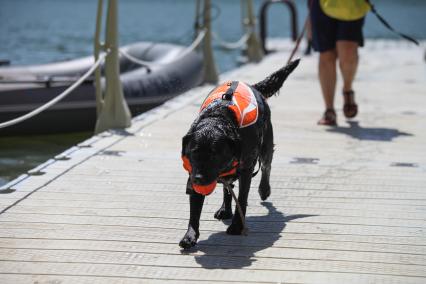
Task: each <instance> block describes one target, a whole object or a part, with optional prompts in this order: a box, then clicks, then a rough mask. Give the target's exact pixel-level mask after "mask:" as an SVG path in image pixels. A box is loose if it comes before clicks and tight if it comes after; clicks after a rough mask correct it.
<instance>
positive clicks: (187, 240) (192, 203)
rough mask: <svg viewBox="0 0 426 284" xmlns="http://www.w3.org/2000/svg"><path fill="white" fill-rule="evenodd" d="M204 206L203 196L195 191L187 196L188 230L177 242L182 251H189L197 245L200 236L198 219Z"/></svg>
mask: <svg viewBox="0 0 426 284" xmlns="http://www.w3.org/2000/svg"><path fill="white" fill-rule="evenodd" d="M203 204H204V195H201V194H198V193H196V192H195V191H194V192H191V194H190V195H189V208H190V217H189V224H188V230H187V231H186V233H185V235H184V236H183V238H182V240H181V241H180V242H179V246H180V247H182V248H184V249H189V248H191V247H193V246H195V244H196V243H197V240H198V237H199V236H200V231H199V228H200V217H201V211H202V209H203Z"/></svg>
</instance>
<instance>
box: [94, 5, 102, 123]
mask: <svg viewBox="0 0 426 284" xmlns="http://www.w3.org/2000/svg"><path fill="white" fill-rule="evenodd" d="M103 2H104V1H103V0H98V11H97V13H96V31H95V41H94V57H95V62H96V61H97V60H98V58H99V53H100V52H101V49H102V44H101V42H100V35H101V29H102V14H103V13H102V12H103ZM95 87H96V88H95V92H96V93H95V94H96V115H97V116H99V114H100V113H101V109H102V106H103V100H104V99H103V97H102V86H101V67H98V68H96V70H95Z"/></svg>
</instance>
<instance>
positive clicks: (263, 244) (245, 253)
mask: <svg viewBox="0 0 426 284" xmlns="http://www.w3.org/2000/svg"><path fill="white" fill-rule="evenodd" d="M261 204H262V205H263V206H265V207H266V208H267V209H268V214H267V215H264V216H250V217H247V219H246V222H247V226H248V228H249V232H248V236H230V235H227V234H226V233H225V232H219V233H215V234H212V235H210V236H209V237H208V239H207V240H202V241H200V242H198V244H197V245H196V247H195V248H193V249H192V251H191V252H194V253H196V256H195V261H196V262H197V263H198V264H200V265H201V266H202V267H203V268H207V269H218V268H219V269H235V268H243V267H248V266H251V264H252V263H253V262H254V261H256V259H255V256H256V255H257V253H258V252H260V251H262V250H264V249H267V248H269V247H272V246H273V244H274V243H275V242H276V241H277V240H278V239H280V238H281V233H282V232H283V230H284V228H285V226H286V223H287V222H290V221H292V220H295V219H299V218H306V217H312V216H315V215H304V214H296V215H289V216H284V214H283V213H281V212H280V211H278V210H277V209H276V208H275V206H273V205H272V203H270V202H262V203H261Z"/></svg>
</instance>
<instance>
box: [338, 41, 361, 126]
mask: <svg viewBox="0 0 426 284" xmlns="http://www.w3.org/2000/svg"><path fill="white" fill-rule="evenodd" d="M336 47H337V57H338V58H339V67H340V72H341V74H342V77H343V100H344V103H343V113H344V114H345V116H346V117H347V118H353V117H355V116H356V115H357V113H358V105H357V104H356V102H355V95H354V94H355V93H354V91H353V88H352V83H353V81H354V79H355V74H356V70H357V67H358V43H357V42H355V41H347V40H339V41H337V43H336Z"/></svg>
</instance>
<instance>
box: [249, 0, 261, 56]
mask: <svg viewBox="0 0 426 284" xmlns="http://www.w3.org/2000/svg"><path fill="white" fill-rule="evenodd" d="M246 4H247V19H246V21H247V23H246V24H247V29H248V32H249V37H248V39H247V57H248V59H249V61H250V62H259V61H261V60H262V58H263V56H264V53H263V50H262V45H261V43H260V40H259V38H258V36H257V34H256V16H255V15H254V11H253V10H254V8H253V0H246Z"/></svg>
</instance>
